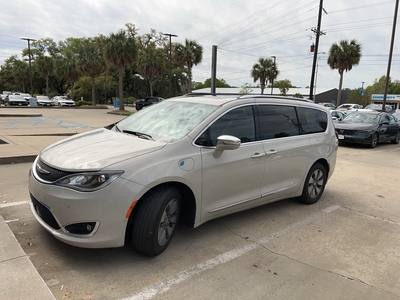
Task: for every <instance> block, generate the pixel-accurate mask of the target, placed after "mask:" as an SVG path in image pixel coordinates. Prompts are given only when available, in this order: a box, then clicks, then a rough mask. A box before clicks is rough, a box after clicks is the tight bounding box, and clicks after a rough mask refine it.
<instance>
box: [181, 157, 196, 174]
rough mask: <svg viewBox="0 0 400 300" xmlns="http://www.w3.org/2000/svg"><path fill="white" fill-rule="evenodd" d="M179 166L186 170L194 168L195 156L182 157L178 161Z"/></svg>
mask: <svg viewBox="0 0 400 300" xmlns="http://www.w3.org/2000/svg"><path fill="white" fill-rule="evenodd" d="M178 166H179V168H180V169H182V170H184V171H191V170H193V168H194V160H193V158H185V159H182V160H180V161H179V162H178Z"/></svg>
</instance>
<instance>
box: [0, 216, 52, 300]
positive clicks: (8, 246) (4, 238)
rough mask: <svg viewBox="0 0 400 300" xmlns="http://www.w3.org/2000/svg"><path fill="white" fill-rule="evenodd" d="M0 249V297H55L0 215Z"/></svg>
mask: <svg viewBox="0 0 400 300" xmlns="http://www.w3.org/2000/svg"><path fill="white" fill-rule="evenodd" d="M0 249H1V251H0V270H1V272H0V299H21V300H25V299H26V300H28V299H29V300H53V299H55V297H54V296H53V294H52V293H51V291H50V289H49V287H48V286H47V285H46V283H45V282H44V280H43V278H42V277H41V276H40V274H39V273H38V271H37V270H36V268H35V267H34V265H33V264H32V262H31V260H30V259H29V256H27V255H26V253H25V252H24V250H23V249H22V247H21V245H20V244H19V243H18V241H17V239H16V238H15V236H14V234H13V233H12V231H11V229H10V228H9V227H8V225H7V223H6V222H5V221H4V219H3V217H2V216H1V215H0Z"/></svg>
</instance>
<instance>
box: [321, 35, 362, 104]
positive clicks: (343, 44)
mask: <svg viewBox="0 0 400 300" xmlns="http://www.w3.org/2000/svg"><path fill="white" fill-rule="evenodd" d="M361 48H362V47H361V44H359V43H358V42H357V41H356V40H355V39H353V40H351V41H350V42H349V41H348V40H341V41H340V42H339V44H337V43H334V44H332V46H331V48H330V49H329V56H328V65H329V66H330V67H331V69H332V70H334V69H337V70H338V72H339V75H340V80H339V92H338V97H337V101H336V103H337V104H340V103H341V102H340V100H341V94H342V86H343V73H344V71H346V72H347V71H350V70H351V69H352V68H353V66H357V65H358V64H359V62H360V59H361V55H362V54H361Z"/></svg>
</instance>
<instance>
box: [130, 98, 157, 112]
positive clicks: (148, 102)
mask: <svg viewBox="0 0 400 300" xmlns="http://www.w3.org/2000/svg"><path fill="white" fill-rule="evenodd" d="M162 100H164V99H163V98H160V97H146V98H144V99H140V100H138V101H136V102H135V106H136V110H141V109H142V108H143V107H146V106H150V105H152V104H154V103H158V102H160V101H162Z"/></svg>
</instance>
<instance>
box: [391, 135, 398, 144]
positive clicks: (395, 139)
mask: <svg viewBox="0 0 400 300" xmlns="http://www.w3.org/2000/svg"><path fill="white" fill-rule="evenodd" d="M399 136H400V132H398V133H397V134H396V137H395V138H394V139H393V140H392V144H398V143H399V140H400V137H399Z"/></svg>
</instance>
